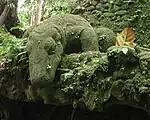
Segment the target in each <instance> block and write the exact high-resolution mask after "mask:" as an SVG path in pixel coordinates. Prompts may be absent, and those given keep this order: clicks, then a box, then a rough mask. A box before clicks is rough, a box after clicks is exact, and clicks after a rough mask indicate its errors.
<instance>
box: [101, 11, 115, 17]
mask: <svg viewBox="0 0 150 120" xmlns="http://www.w3.org/2000/svg"><path fill="white" fill-rule="evenodd" d="M103 15H104V16H106V17H112V16H114V13H110V12H105V13H104V14H103Z"/></svg>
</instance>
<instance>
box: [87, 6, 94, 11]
mask: <svg viewBox="0 0 150 120" xmlns="http://www.w3.org/2000/svg"><path fill="white" fill-rule="evenodd" d="M94 9H95V7H94V6H90V7H87V11H92V10H94Z"/></svg>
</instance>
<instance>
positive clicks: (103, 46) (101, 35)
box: [95, 27, 116, 52]
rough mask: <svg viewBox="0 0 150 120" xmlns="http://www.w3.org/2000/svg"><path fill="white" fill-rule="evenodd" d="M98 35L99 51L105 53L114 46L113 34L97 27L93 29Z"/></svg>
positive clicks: (107, 29)
mask: <svg viewBox="0 0 150 120" xmlns="http://www.w3.org/2000/svg"><path fill="white" fill-rule="evenodd" d="M95 31H96V33H97V35H98V41H99V45H100V51H102V52H106V51H107V49H108V48H109V47H110V46H113V45H115V36H116V35H115V33H114V32H113V31H112V30H110V29H109V28H105V27H99V28H95Z"/></svg>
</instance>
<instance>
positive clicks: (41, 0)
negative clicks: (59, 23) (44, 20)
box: [35, 0, 44, 24]
mask: <svg viewBox="0 0 150 120" xmlns="http://www.w3.org/2000/svg"><path fill="white" fill-rule="evenodd" d="M43 3H44V0H38V1H37V9H36V14H35V24H39V23H40V21H41V16H42V8H43Z"/></svg>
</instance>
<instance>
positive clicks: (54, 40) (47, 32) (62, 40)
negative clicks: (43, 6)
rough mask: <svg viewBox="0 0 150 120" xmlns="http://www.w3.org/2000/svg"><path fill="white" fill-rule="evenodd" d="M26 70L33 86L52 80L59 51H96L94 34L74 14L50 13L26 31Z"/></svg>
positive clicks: (96, 43) (39, 85) (47, 83)
mask: <svg viewBox="0 0 150 120" xmlns="http://www.w3.org/2000/svg"><path fill="white" fill-rule="evenodd" d="M28 51H29V71H30V80H31V83H32V85H33V86H38V87H42V86H44V88H45V86H47V85H49V83H52V82H53V80H54V77H55V72H56V69H57V67H58V65H59V63H60V60H61V56H62V55H63V53H66V54H70V53H79V52H83V51H84V52H86V51H99V47H98V41H97V36H96V33H95V32H94V30H93V28H92V27H91V25H90V24H89V23H88V22H87V21H86V20H85V19H84V18H82V17H80V16H78V15H71V14H62V15H54V16H52V17H51V18H49V19H48V20H47V21H44V22H43V23H42V24H40V25H39V26H37V27H35V28H34V29H33V30H32V31H31V33H30V34H29V42H28Z"/></svg>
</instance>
